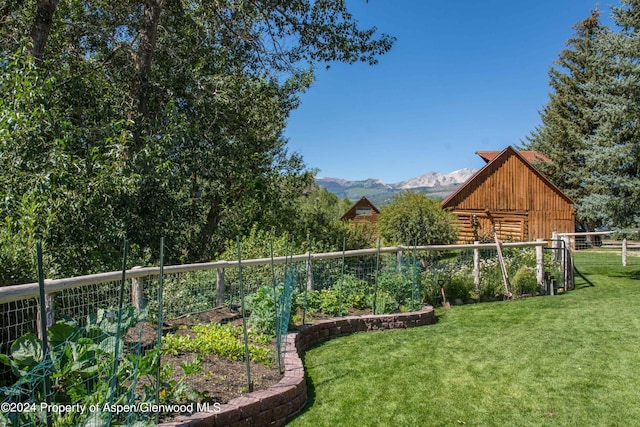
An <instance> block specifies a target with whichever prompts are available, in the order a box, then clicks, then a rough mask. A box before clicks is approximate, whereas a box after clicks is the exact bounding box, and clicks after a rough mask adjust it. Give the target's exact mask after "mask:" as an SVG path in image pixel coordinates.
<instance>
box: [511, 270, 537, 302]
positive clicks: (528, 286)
mask: <svg viewBox="0 0 640 427" xmlns="http://www.w3.org/2000/svg"><path fill="white" fill-rule="evenodd" d="M511 286H512V291H513V293H514V294H515V295H522V294H533V295H535V293H536V292H537V291H538V278H537V277H536V270H535V269H534V268H531V267H527V266H526V265H523V266H521V267H520V268H519V269H518V271H517V273H516V274H515V276H514V277H513V280H512V281H511Z"/></svg>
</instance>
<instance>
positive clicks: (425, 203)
mask: <svg viewBox="0 0 640 427" xmlns="http://www.w3.org/2000/svg"><path fill="white" fill-rule="evenodd" d="M378 230H379V232H380V235H381V236H382V237H383V238H384V239H385V240H386V241H387V242H389V243H392V244H405V245H412V244H414V243H415V244H418V245H437V244H447V243H452V242H454V241H455V240H456V238H457V231H456V229H455V227H454V226H453V221H452V216H451V214H449V213H448V212H446V211H444V210H442V207H441V206H440V203H438V202H437V201H435V200H433V199H430V198H428V197H427V196H426V195H425V194H424V193H419V192H413V191H405V192H403V193H400V194H399V195H397V196H395V197H394V198H393V200H392V201H391V203H389V204H388V205H386V206H385V207H384V208H383V209H382V211H381V212H380V218H379V221H378Z"/></svg>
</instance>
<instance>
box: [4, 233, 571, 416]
mask: <svg viewBox="0 0 640 427" xmlns="http://www.w3.org/2000/svg"><path fill="white" fill-rule="evenodd" d="M545 245H546V242H533V243H511V244H509V243H507V244H504V245H503V247H502V248H501V249H502V250H501V253H502V255H503V257H498V256H497V253H498V251H497V247H496V246H495V245H491V244H478V245H462V246H460V245H457V246H456V245H452V246H438V247H391V248H372V249H366V250H360V251H342V252H333V253H324V254H310V253H307V254H301V255H291V254H288V255H284V256H279V257H271V258H267V259H253V260H240V259H239V260H236V261H218V262H212V263H203V264H194V265H181V266H168V267H164V266H162V265H160V267H150V268H149V267H148V268H133V269H130V270H127V271H124V272H110V273H101V274H98V275H94V276H83V277H79V278H69V279H59V280H47V281H43V283H42V287H43V288H42V290H43V293H46V296H45V298H44V302H45V304H44V305H45V307H44V310H42V313H44V314H43V316H44V317H46V322H45V323H46V324H47V328H46V333H45V335H46V336H47V338H48V342H44V343H43V341H42V333H41V332H40V333H39V328H38V325H39V321H38V319H39V316H40V315H39V313H40V310H39V300H40V298H39V297H38V291H39V287H38V284H29V285H20V286H13V287H7V288H0V307H1V308H2V315H1V317H0V321H1V322H2V324H1V325H0V331H1V332H0V333H1V335H0V337H1V340H0V349H2V351H1V352H0V362H2V363H0V368H2V369H3V370H2V371H1V375H0V400H2V404H3V411H2V413H1V414H0V424H3V423H4V424H8V425H46V424H50V425H61V426H62V425H81V424H87V423H94V424H96V425H102V424H105V425H111V424H123V425H133V424H136V423H142V424H144V423H151V424H153V423H156V422H158V421H162V420H168V419H170V418H171V417H172V416H175V415H176V414H185V413H190V412H196V411H201V410H207V409H208V410H212V409H215V407H216V406H215V405H218V404H219V403H220V402H221V400H220V398H219V397H217V392H218V391H219V390H220V388H221V387H225V385H224V378H223V376H224V375H220V374H218V372H219V371H221V370H222V366H221V363H222V362H221V360H222V359H221V358H223V359H225V360H227V359H228V360H235V361H237V362H244V367H245V368H246V372H245V379H246V381H244V383H243V384H241V385H238V384H236V385H235V386H234V387H236V388H237V389H238V391H239V392H247V391H251V390H252V389H253V385H254V381H256V380H259V379H260V378H261V377H262V376H263V375H264V374H256V372H262V371H260V366H271V367H276V368H279V369H277V370H279V371H280V372H281V371H282V369H281V367H282V359H281V352H280V345H279V343H280V342H281V338H282V336H283V335H284V334H286V333H287V331H288V330H290V328H292V327H296V326H299V325H301V324H303V323H307V322H310V321H313V320H315V319H318V318H323V317H335V316H345V315H352V314H361V313H374V314H380V313H388V312H398V311H411V310H416V309H418V308H420V307H421V306H422V305H423V304H432V305H438V304H441V303H442V302H443V297H444V295H446V298H447V299H449V300H450V301H452V302H453V303H459V304H461V303H466V302H476V301H480V300H496V299H503V298H506V297H509V296H512V295H514V296H521V295H535V294H545V293H549V292H548V289H549V287H548V283H547V282H548V280H544V277H545V276H544V274H543V271H547V272H554V274H555V275H557V276H563V277H564V273H563V272H562V271H561V270H562V268H563V267H562V265H561V264H560V263H559V262H558V259H557V258H558V257H557V256H554V255H553V253H551V252H546V251H545V252H543V250H542V249H543V246H545ZM243 307H245V308H246V310H243ZM225 363H226V362H225ZM234 366H235V368H234V369H238V366H239V365H234ZM243 370H244V369H243ZM252 373H253V374H252ZM276 377H277V376H276ZM276 380H277V378H276ZM47 382H48V383H49V385H48V386H47ZM5 409H6V410H5Z"/></svg>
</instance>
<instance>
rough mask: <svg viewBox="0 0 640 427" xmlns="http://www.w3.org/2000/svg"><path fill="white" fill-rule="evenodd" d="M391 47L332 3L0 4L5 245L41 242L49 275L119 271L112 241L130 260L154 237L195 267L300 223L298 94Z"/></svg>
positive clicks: (304, 179) (302, 180)
mask: <svg viewBox="0 0 640 427" xmlns="http://www.w3.org/2000/svg"><path fill="white" fill-rule="evenodd" d="M392 43H393V39H392V38H391V37H389V36H387V35H384V34H383V35H378V34H377V32H376V29H375V28H369V29H361V28H359V26H358V25H357V21H356V19H355V18H354V17H353V16H352V15H351V14H350V13H349V12H348V10H347V8H346V5H345V3H344V2H343V1H311V0H290V1H277V2H272V1H260V0H223V1H218V0H216V1H210V0H198V1H193V2H183V1H180V0H149V1H145V2H139V1H134V0H123V1H116V2H112V1H105V0H95V1H92V2H89V3H87V2H75V1H70V0H37V1H35V2H11V1H10V2H1V3H0V54H1V55H2V58H3V59H2V60H1V61H0V90H1V91H2V95H3V96H2V99H1V100H0V167H1V170H2V172H1V173H2V174H1V175H0V218H2V219H3V222H5V221H4V220H5V219H6V220H7V221H6V222H7V223H11V227H12V229H14V230H15V231H12V232H11V233H2V236H7V235H11V236H13V235H21V233H22V234H24V233H27V234H33V235H34V236H35V237H36V238H37V239H38V240H42V241H44V244H45V251H46V252H47V253H49V254H51V260H52V264H51V269H52V272H50V273H49V275H50V276H54V275H63V274H74V273H84V272H89V271H92V270H95V269H97V268H113V267H116V266H117V259H118V257H117V255H116V254H117V252H118V251H119V249H120V247H121V241H122V239H123V238H124V237H127V238H128V239H129V240H130V241H131V242H132V257H133V258H134V259H135V261H134V262H137V263H146V262H149V261H150V260H152V259H154V258H155V257H157V249H155V248H157V246H158V240H159V237H160V236H165V238H166V240H167V245H166V247H167V249H168V250H169V253H168V254H167V261H168V262H176V261H196V260H202V259H210V258H211V257H213V256H214V255H215V254H216V252H219V251H220V250H222V249H223V248H224V245H225V242H226V241H227V240H228V239H230V238H232V237H233V236H235V235H238V234H244V233H247V232H248V231H249V230H250V229H251V227H252V226H253V225H254V224H259V225H260V226H261V227H262V228H264V229H266V230H268V229H272V228H278V229H279V231H282V230H285V229H290V228H296V227H297V228H300V226H299V225H298V223H297V217H296V216H295V214H294V212H295V208H294V205H293V204H294V203H295V201H296V200H297V199H298V197H299V196H300V195H301V194H303V193H304V191H306V190H307V189H308V188H309V186H310V185H311V183H312V179H313V173H312V171H310V170H308V169H307V167H306V165H305V164H304V162H303V160H302V158H301V157H300V156H299V155H297V154H295V153H289V152H288V151H287V148H286V140H285V139H284V138H283V129H284V127H285V126H286V120H287V118H288V115H289V113H290V112H291V111H292V110H293V109H295V108H296V107H297V105H298V94H300V93H301V92H302V91H304V90H306V89H307V88H308V87H309V85H310V84H311V82H312V81H313V66H314V64H316V63H317V62H331V61H343V62H347V63H352V62H356V61H363V62H366V63H370V64H373V63H375V62H376V60H377V59H376V58H377V57H378V55H380V54H382V53H384V52H386V51H387V50H389V48H390V47H391V45H392ZM25 197H26V198H27V199H28V200H29V203H23V202H22V201H23V199H24V198H25ZM24 206H30V207H29V209H32V214H33V216H34V218H35V219H34V221H33V224H31V225H29V227H32V228H33V229H32V230H28V227H27V226H26V225H24V226H23V225H21V223H20V221H17V219H18V218H20V217H21V216H22V215H23V213H22V211H21V209H27V208H26V207H24ZM16 228H19V230H17V229H16ZM3 239H5V237H3ZM23 240H24V239H23ZM23 240H22V241H20V240H19V239H14V240H11V241H8V242H7V241H6V240H3V241H2V242H0V244H1V245H0V246H3V247H5V246H7V245H9V246H15V245H23V244H24V241H23ZM150 248H151V249H150ZM7 253H9V252H7ZM12 256H13V255H12ZM14 258H15V256H14ZM19 258H20V257H19ZM22 258H24V257H22Z"/></svg>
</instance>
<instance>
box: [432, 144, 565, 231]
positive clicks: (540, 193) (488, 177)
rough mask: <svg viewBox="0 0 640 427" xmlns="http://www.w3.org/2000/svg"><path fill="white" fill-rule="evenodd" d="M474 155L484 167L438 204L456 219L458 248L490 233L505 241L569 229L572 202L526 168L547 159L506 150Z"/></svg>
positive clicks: (480, 152)
mask: <svg viewBox="0 0 640 427" xmlns="http://www.w3.org/2000/svg"><path fill="white" fill-rule="evenodd" d="M477 154H478V155H480V156H481V157H482V158H483V159H484V160H485V161H486V162H487V164H486V165H485V166H484V167H483V168H482V169H480V170H479V171H478V172H476V173H475V174H474V175H473V176H472V177H471V178H469V179H468V180H467V181H466V182H465V183H464V184H462V185H461V186H460V187H458V188H457V189H456V191H454V192H453V193H451V194H450V195H449V196H448V197H447V198H446V199H445V200H443V201H442V207H443V208H444V209H446V210H448V211H450V212H451V213H453V214H454V215H455V216H456V218H457V224H456V225H457V228H458V231H459V237H458V239H459V241H460V242H461V243H462V242H464V243H468V242H471V241H475V240H487V239H489V238H493V232H494V230H495V231H496V232H497V234H498V238H499V239H500V240H507V241H509V240H511V241H528V240H535V239H550V238H551V237H552V235H553V232H554V231H557V232H559V233H568V232H572V231H573V230H574V227H575V208H574V206H573V205H574V202H573V201H572V200H571V199H570V198H569V197H568V196H567V195H566V194H564V193H563V192H562V191H561V190H560V189H559V188H558V187H556V186H555V185H554V184H553V183H552V182H551V181H549V179H548V178H547V177H545V176H544V175H543V174H542V173H541V172H540V171H538V170H537V169H536V168H535V167H534V166H533V164H532V162H533V161H550V160H549V159H548V158H546V157H545V156H543V155H542V154H540V153H536V152H533V151H523V152H519V151H517V150H515V149H513V148H512V147H507V148H506V149H504V150H503V151H501V152H497V151H495V152H492V151H479V152H477Z"/></svg>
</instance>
